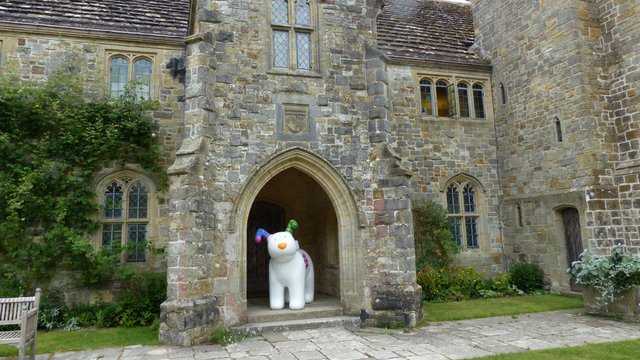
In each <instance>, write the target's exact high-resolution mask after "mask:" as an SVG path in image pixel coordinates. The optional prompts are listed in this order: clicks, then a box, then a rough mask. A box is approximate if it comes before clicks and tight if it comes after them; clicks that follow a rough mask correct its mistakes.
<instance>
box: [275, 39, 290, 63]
mask: <svg viewBox="0 0 640 360" xmlns="http://www.w3.org/2000/svg"><path fill="white" fill-rule="evenodd" d="M273 66H274V67H277V68H289V33H288V32H286V31H275V30H274V31H273Z"/></svg>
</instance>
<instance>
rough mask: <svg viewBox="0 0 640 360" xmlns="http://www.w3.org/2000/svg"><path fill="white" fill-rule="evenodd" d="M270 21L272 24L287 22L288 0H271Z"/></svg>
mask: <svg viewBox="0 0 640 360" xmlns="http://www.w3.org/2000/svg"><path fill="white" fill-rule="evenodd" d="M271 23H272V24H274V25H286V24H288V23H289V1H288V0H272V1H271Z"/></svg>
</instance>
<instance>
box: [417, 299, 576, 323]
mask: <svg viewBox="0 0 640 360" xmlns="http://www.w3.org/2000/svg"><path fill="white" fill-rule="evenodd" d="M583 306H584V305H583V303H582V299H581V298H577V297H568V296H560V295H551V294H545V295H525V296H513V297H502V298H493V299H475V300H464V301H455V302H447V303H425V304H424V306H423V307H422V310H423V312H424V319H423V320H422V322H421V323H420V324H419V325H418V326H424V325H426V324H427V323H429V322H433V321H452V320H465V319H477V318H484V317H492V316H506V315H519V314H527V313H534V312H543V311H554V310H563V309H575V308H582V307H583Z"/></svg>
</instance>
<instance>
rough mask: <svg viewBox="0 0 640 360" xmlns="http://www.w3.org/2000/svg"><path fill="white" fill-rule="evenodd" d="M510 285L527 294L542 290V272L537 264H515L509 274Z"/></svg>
mask: <svg viewBox="0 0 640 360" xmlns="http://www.w3.org/2000/svg"><path fill="white" fill-rule="evenodd" d="M509 274H510V277H511V285H513V286H515V287H517V288H518V289H520V290H522V291H524V292H525V293H527V294H530V293H533V292H535V291H540V290H542V289H543V288H544V272H543V271H542V269H541V268H540V266H538V265H537V264H532V263H527V262H521V263H517V264H515V265H514V266H513V267H512V268H511V271H510V272H509Z"/></svg>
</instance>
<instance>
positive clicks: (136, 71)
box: [133, 59, 151, 100]
mask: <svg viewBox="0 0 640 360" xmlns="http://www.w3.org/2000/svg"><path fill="white" fill-rule="evenodd" d="M133 79H134V80H135V82H136V84H135V89H136V96H137V98H138V99H144V100H149V99H150V98H151V61H149V60H147V59H136V60H135V61H134V62H133Z"/></svg>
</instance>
